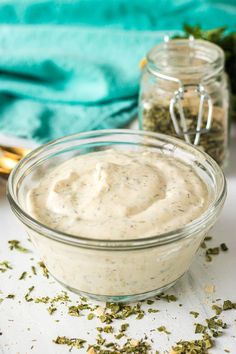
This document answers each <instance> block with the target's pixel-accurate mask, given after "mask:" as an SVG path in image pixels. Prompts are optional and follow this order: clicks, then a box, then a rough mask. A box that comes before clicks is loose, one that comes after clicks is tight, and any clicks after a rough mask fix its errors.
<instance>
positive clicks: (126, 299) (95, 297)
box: [54, 274, 184, 302]
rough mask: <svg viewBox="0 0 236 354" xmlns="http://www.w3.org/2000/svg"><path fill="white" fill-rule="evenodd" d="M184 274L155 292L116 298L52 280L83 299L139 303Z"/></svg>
mask: <svg viewBox="0 0 236 354" xmlns="http://www.w3.org/2000/svg"><path fill="white" fill-rule="evenodd" d="M183 275H184V274H182V275H181V276H180V277H179V278H177V279H176V280H174V281H173V282H171V283H169V284H167V285H165V286H163V287H161V288H158V289H155V290H151V291H147V292H145V293H142V294H134V295H118V296H111V295H97V294H90V293H87V292H84V291H80V290H77V289H75V288H72V287H70V286H68V285H66V284H64V283H63V282H61V281H60V280H58V279H57V278H55V277H54V279H55V280H56V281H57V282H58V283H60V284H61V285H62V286H63V287H65V288H66V289H68V290H70V291H72V292H73V293H76V294H78V295H80V296H84V297H88V298H90V299H92V300H96V301H103V302H135V301H141V300H145V299H148V298H150V297H153V296H155V295H158V294H160V293H162V292H164V291H166V290H167V289H169V288H170V287H172V286H173V285H174V284H175V283H176V282H177V281H178V280H179V279H180V278H182V276H183Z"/></svg>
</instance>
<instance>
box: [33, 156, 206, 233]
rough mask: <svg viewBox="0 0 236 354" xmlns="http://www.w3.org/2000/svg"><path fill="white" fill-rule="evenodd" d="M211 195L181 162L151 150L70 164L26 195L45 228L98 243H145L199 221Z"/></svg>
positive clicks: (78, 159)
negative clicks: (143, 239) (142, 240)
mask: <svg viewBox="0 0 236 354" xmlns="http://www.w3.org/2000/svg"><path fill="white" fill-rule="evenodd" d="M208 199H209V198H208V192H207V189H206V186H205V184H204V183H203V181H202V180H201V179H200V177H199V176H198V175H197V174H196V173H195V172H194V170H193V169H191V168H190V167H189V166H187V165H185V164H184V163H183V162H181V161H180V160H178V159H176V158H173V157H167V156H164V155H163V156H162V155H160V154H157V153H153V152H150V151H148V150H146V151H143V152H142V153H140V152H139V153H138V152H121V151H116V150H107V151H103V152H96V153H91V154H88V155H84V156H83V155H82V156H78V157H75V158H72V159H70V160H69V161H67V162H65V163H63V164H62V165H60V166H59V167H57V168H56V169H54V170H52V171H51V172H50V173H49V174H48V175H45V177H44V178H43V179H42V180H41V182H40V183H39V185H38V186H37V187H36V188H34V189H32V190H31V191H30V192H29V195H28V209H29V212H30V214H31V215H32V216H34V217H35V218H36V219H37V220H39V221H41V222H42V223H43V224H45V225H48V226H49V227H51V228H54V229H56V230H59V231H63V232H66V233H70V234H73V235H77V236H84V237H90V238H97V239H104V238H106V239H130V238H139V237H140V238H141V237H148V236H152V235H157V234H161V233H164V232H168V231H171V230H174V229H177V228H180V227H183V226H184V225H186V224H187V223H189V222H191V221H192V220H194V219H196V218H197V217H198V216H200V215H201V214H202V213H203V212H204V211H205V210H206V208H207V206H208V204H209V202H208Z"/></svg>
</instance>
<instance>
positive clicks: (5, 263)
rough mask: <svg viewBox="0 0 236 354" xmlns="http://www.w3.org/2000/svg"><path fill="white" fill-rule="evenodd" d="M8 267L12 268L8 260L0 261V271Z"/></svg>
mask: <svg viewBox="0 0 236 354" xmlns="http://www.w3.org/2000/svg"><path fill="white" fill-rule="evenodd" d="M9 269H13V268H12V266H11V265H10V262H8V261H2V262H0V272H1V273H4V272H6V271H7V270H9Z"/></svg>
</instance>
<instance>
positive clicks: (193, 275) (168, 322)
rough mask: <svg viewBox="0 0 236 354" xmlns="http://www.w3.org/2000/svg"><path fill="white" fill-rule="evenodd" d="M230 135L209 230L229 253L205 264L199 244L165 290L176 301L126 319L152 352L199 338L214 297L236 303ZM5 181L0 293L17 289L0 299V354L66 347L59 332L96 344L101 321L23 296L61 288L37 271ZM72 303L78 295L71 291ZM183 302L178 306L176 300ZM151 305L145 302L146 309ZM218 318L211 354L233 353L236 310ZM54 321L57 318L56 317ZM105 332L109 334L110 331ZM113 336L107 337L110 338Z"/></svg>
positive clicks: (40, 353)
mask: <svg viewBox="0 0 236 354" xmlns="http://www.w3.org/2000/svg"><path fill="white" fill-rule="evenodd" d="M234 135H235V136H234V137H233V139H232V144H231V155H230V162H229V167H228V169H227V171H226V176H227V181H228V197H227V201H226V204H225V207H224V209H223V212H222V214H221V216H220V218H219V220H218V222H217V224H216V225H215V227H214V229H213V230H212V231H211V233H210V235H211V236H213V240H212V241H211V242H209V243H208V247H213V246H219V244H220V243H222V242H225V243H226V244H227V246H228V247H229V250H228V252H224V253H223V252H221V254H220V255H218V256H215V257H214V259H213V261H212V262H211V263H207V262H206V261H205V257H204V250H203V249H200V251H199V253H198V255H197V256H196V257H195V260H194V261H193V264H192V266H191V268H190V270H189V272H188V273H187V274H186V275H185V276H184V277H183V278H182V279H181V280H180V281H179V282H178V283H177V284H176V285H175V286H174V287H173V288H171V289H169V291H168V294H175V295H176V296H177V297H178V301H177V302H172V303H167V302H165V301H164V300H159V301H156V302H155V304H153V305H152V306H151V307H152V308H157V309H159V310H160V312H158V313H153V314H149V313H147V314H146V315H145V316H144V318H143V319H141V320H135V318H134V317H130V318H128V319H126V320H125V322H128V323H129V324H130V327H129V329H128V331H127V334H128V336H129V337H132V338H134V339H140V338H143V337H144V335H145V334H147V336H148V338H149V339H148V340H149V341H150V340H152V341H153V343H152V347H153V351H152V353H155V350H159V351H160V353H169V350H170V348H171V345H172V344H174V343H175V342H176V341H178V340H180V339H193V338H199V335H194V322H202V323H203V321H204V319H205V318H209V317H211V316H213V315H214V312H213V311H212V310H211V305H212V300H214V299H219V298H220V299H224V300H225V299H230V300H232V301H234V302H236V275H235V274H236V222H235V220H236V134H234ZM0 142H1V143H8V144H9V145H10V144H17V143H18V144H20V145H28V143H27V142H26V143H25V142H21V141H19V140H17V139H9V138H6V137H3V136H0ZM5 188H6V186H5V182H3V181H1V182H0V261H3V260H9V261H10V263H11V264H12V266H13V270H9V271H7V272H5V273H0V290H1V291H2V294H1V293H0V298H5V297H6V296H7V295H8V294H15V295H16V297H15V299H14V300H12V299H4V301H3V302H2V303H1V304H0V332H2V335H0V353H1V354H30V353H32V354H44V353H45V354H46V353H47V354H64V353H68V352H69V348H68V347H66V346H63V345H61V346H60V345H56V344H54V343H53V342H52V340H53V339H55V338H56V337H57V336H58V335H59V336H64V335H65V336H68V337H70V338H72V337H79V338H83V339H86V340H87V341H88V343H95V337H96V334H97V331H96V327H97V326H100V325H101V323H100V322H99V320H97V319H93V320H91V321H88V320H87V319H86V317H71V316H69V315H68V314H67V307H66V306H65V305H60V306H59V308H58V310H57V311H56V312H55V313H54V314H53V315H51V316H50V315H49V313H48V312H47V310H46V308H47V307H48V306H46V305H45V304H35V303H34V302H26V301H25V300H24V295H25V293H26V292H27V290H28V288H29V287H30V286H32V285H34V286H35V291H34V292H33V293H32V296H33V297H39V296H46V295H49V296H55V294H57V293H59V292H60V291H61V290H63V288H62V286H61V285H60V284H57V283H56V282H55V281H54V280H53V279H47V278H45V277H43V276H42V275H41V272H40V270H39V267H38V266H37V262H38V261H39V258H38V256H37V255H36V253H35V252H34V250H33V249H32V245H31V244H30V242H29V241H28V240H27V236H26V233H25V232H24V229H23V227H22V225H20V224H19V222H18V221H17V220H16V217H15V216H14V215H13V214H12V212H11V210H10V208H9V205H8V202H7V200H6V197H5ZM12 239H17V240H20V241H21V242H22V245H24V246H25V247H27V248H29V249H30V250H32V253H30V254H24V253H20V252H17V251H10V250H9V247H8V243H7V241H8V240H12ZM32 265H35V266H36V267H37V276H34V275H32V277H31V278H30V277H27V278H26V279H25V280H21V281H20V280H18V278H19V276H20V275H21V273H22V272H23V271H28V273H29V274H30V273H31V271H30V269H31V266H32ZM209 284H210V285H212V284H213V285H214V286H215V292H213V293H210V294H209V293H207V292H206V290H205V287H206V285H209ZM69 295H70V298H71V300H72V303H74V302H75V301H76V299H78V296H77V295H75V294H73V293H69ZM180 303H181V304H183V306H182V307H180V306H179V304H180ZM148 307H150V306H147V305H143V308H144V309H145V308H146V309H147V308H148ZM191 310H194V311H198V312H199V313H200V316H199V318H197V319H194V318H193V316H191V315H190V314H189V311H191ZM221 317H222V318H223V319H224V320H225V321H226V322H227V323H228V324H229V326H228V329H226V330H225V331H224V335H223V336H222V337H220V338H218V339H216V346H215V348H214V349H212V350H211V351H210V352H211V353H213V354H214V353H218V354H222V353H224V349H228V350H230V353H233V354H235V353H236V338H235V336H236V311H234V310H232V311H227V312H224V313H223V314H222V315H221ZM55 320H59V322H56V321H55ZM121 323H122V321H120V320H117V321H116V322H115V323H114V327H115V328H117V329H118V328H120V325H121ZM161 325H165V326H166V328H167V329H168V330H169V331H170V332H171V334H170V335H166V334H165V333H159V332H158V331H151V330H152V329H155V328H157V327H159V326H161ZM108 336H109V335H108ZM109 338H110V339H111V337H109ZM72 352H74V353H76V352H78V353H86V349H81V350H77V349H73V350H72Z"/></svg>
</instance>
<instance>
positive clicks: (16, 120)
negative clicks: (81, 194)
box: [0, 25, 163, 142]
mask: <svg viewBox="0 0 236 354" xmlns="http://www.w3.org/2000/svg"><path fill="white" fill-rule="evenodd" d="M162 38H163V33H154V32H144V33H140V32H136V31H134V32H133V31H131V32H125V31H123V30H114V31H107V30H106V29H104V30H103V29H91V28H81V27H79V28H78V27H72V26H69V27H68V26H56V27H55V28H52V27H51V26H29V25H28V26H5V27H2V29H1V37H0V71H1V76H0V129H1V131H3V132H4V133H7V134H15V135H18V136H21V137H22V136H23V137H27V138H33V139H35V140H37V141H40V142H45V141H48V140H50V139H54V138H57V137H60V136H63V135H66V134H69V133H75V132H81V131H86V130H91V129H100V128H115V127H123V126H125V125H126V124H128V123H129V121H130V120H131V119H132V118H133V117H134V116H135V115H136V114H137V92H138V82H139V61H140V59H141V58H142V57H143V56H144V55H145V53H146V52H147V50H148V49H149V48H150V47H152V46H153V45H154V44H155V43H157V42H158V41H160V40H162Z"/></svg>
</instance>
